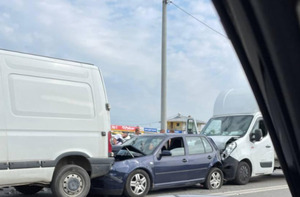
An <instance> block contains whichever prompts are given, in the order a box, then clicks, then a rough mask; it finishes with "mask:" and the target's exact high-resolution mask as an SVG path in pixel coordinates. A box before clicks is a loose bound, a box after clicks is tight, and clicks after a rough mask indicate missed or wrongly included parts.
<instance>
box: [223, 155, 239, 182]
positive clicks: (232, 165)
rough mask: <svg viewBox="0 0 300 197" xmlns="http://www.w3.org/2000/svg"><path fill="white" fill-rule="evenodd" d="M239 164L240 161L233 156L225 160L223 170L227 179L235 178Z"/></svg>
mask: <svg viewBox="0 0 300 197" xmlns="http://www.w3.org/2000/svg"><path fill="white" fill-rule="evenodd" d="M238 165H239V161H238V160H236V159H234V158H233V157H231V156H229V157H227V158H226V159H225V160H223V165H222V171H223V174H224V179H225V180H226V181H230V180H233V179H235V175H236V171H237V167H238Z"/></svg>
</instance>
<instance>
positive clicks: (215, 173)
mask: <svg viewBox="0 0 300 197" xmlns="http://www.w3.org/2000/svg"><path fill="white" fill-rule="evenodd" d="M223 181H224V176H223V172H222V170H220V169H219V168H211V169H210V171H209V172H208V174H207V177H206V179H205V182H204V187H205V188H206V189H220V188H221V187H222V185H223Z"/></svg>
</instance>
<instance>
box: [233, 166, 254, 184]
mask: <svg viewBox="0 0 300 197" xmlns="http://www.w3.org/2000/svg"><path fill="white" fill-rule="evenodd" d="M250 176H251V174H250V167H249V165H248V164H247V163H246V162H244V161H242V162H240V163H239V165H238V168H237V172H236V176H235V180H234V182H235V183H236V184H238V185H245V184H247V183H248V182H249V179H250Z"/></svg>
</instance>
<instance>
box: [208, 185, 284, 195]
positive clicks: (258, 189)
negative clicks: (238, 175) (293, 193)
mask: <svg viewBox="0 0 300 197" xmlns="http://www.w3.org/2000/svg"><path fill="white" fill-rule="evenodd" d="M288 188H289V187H288V185H278V186H272V187H261V188H254V189H244V190H237V191H230V192H219V193H213V194H210V195H212V196H236V195H242V194H251V193H259V192H267V191H274V190H282V189H288Z"/></svg>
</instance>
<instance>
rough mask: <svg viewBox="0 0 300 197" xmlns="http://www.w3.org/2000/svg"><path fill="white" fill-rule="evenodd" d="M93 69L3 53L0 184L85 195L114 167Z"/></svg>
mask: <svg viewBox="0 0 300 197" xmlns="http://www.w3.org/2000/svg"><path fill="white" fill-rule="evenodd" d="M109 130H110V114H109V105H108V101H107V96H106V91H105V87H104V82H103V78H102V76H101V74H100V72H99V69H98V68H97V67H96V66H93V65H90V64H86V63H80V62H74V61H66V60H60V59H55V58H49V57H41V56H36V55H29V54H23V53H17V52H11V51H6V50H0V187H5V186H15V188H16V189H17V190H18V191H20V192H22V193H24V194H34V193H36V192H38V191H40V190H41V189H42V188H43V187H51V189H52V192H53V196H59V197H64V196H68V197H70V196H76V197H79V196H86V195H87V194H88V192H89V189H90V179H91V178H94V177H99V176H102V175H104V174H106V173H107V172H108V171H109V170H110V167H111V164H112V163H113V159H112V158H110V157H108V156H109V154H108V152H109V151H111V146H110V143H108V142H109V139H108V138H109V137H108V132H109Z"/></svg>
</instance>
